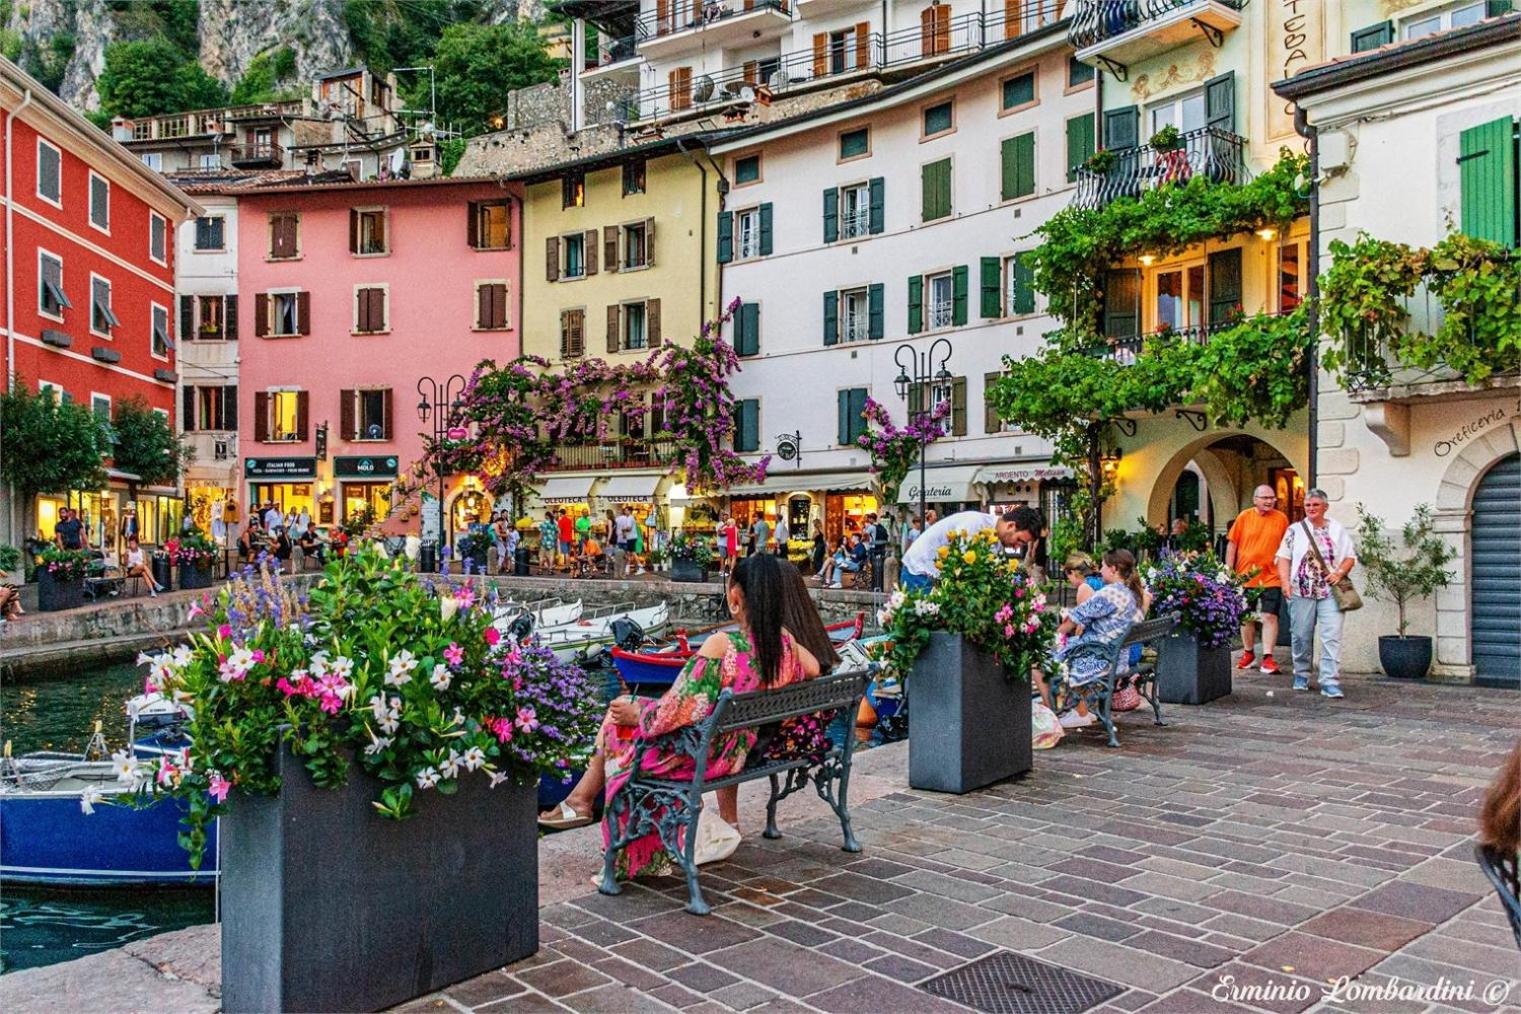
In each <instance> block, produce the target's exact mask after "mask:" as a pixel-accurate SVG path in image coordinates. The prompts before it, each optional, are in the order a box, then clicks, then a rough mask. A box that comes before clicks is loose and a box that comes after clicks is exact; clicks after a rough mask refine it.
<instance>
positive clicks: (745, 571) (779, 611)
mask: <svg viewBox="0 0 1521 1014" xmlns="http://www.w3.org/2000/svg"><path fill="white" fill-rule="evenodd" d="M729 580H730V581H732V582H733V583H734V585H735V586H736V587H737V588H739V591H740V594H742V595H743V596H744V597H745V614H746V619H747V620H748V621H749V627H750V638H751V647H753V648H754V649H755V661H756V664H757V665H759V667H760V677H761V685H762V686H768V687H769V686H771V685H772V684H773V683H775V682H776V680H777V677H778V676H780V675H781V669H782V622H783V620H782V616H783V613H784V611H785V609H786V601H787V578H786V574H784V573H783V572H782V561H780V560H778V559H777V558H776V557H775V556H774V555H773V554H771V553H756V554H754V555H753V556H747V557H745V558H744V559H743V560H740V561H739V563H738V564H736V565H735V567H734V574H733V576H731V577H730V578H729Z"/></svg>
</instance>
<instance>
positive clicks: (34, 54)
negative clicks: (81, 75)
mask: <svg viewBox="0 0 1521 1014" xmlns="http://www.w3.org/2000/svg"><path fill="white" fill-rule="evenodd" d="M7 35H9V36H10V37H9V38H7ZM74 45H75V39H74V35H73V33H71V32H59V33H58V34H57V35H55V36H53V37H52V38H50V39H48V40H47V42H46V43H45V44H40V45H39V44H38V43H37V42H36V41H32V42H26V41H23V39H22V38H21V36H20V35H17V34H16V33H13V32H12V33H0V46H3V47H4V49H5V55H6V56H7V57H10V56H11V54H12V53H13V52H14V54H15V56H14V59H15V60H16V62H17V63H19V64H20V65H21V68H22V69H23V70H25V71H26V72H27V73H28V74H30V75H32V76H33V77H35V78H36V79H37V80H38V81H40V82H42V84H43V86H44V87H45V88H47V89H48V90H49V91H52V92H57V91H58V89H59V86H61V85H62V84H63V75H64V73H65V72H67V71H68V69H69V61H70V60H72V59H73V58H74Z"/></svg>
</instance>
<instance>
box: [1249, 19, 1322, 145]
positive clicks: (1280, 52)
mask: <svg viewBox="0 0 1521 1014" xmlns="http://www.w3.org/2000/svg"><path fill="white" fill-rule="evenodd" d="M1266 6H1267V32H1266V34H1265V35H1264V39H1265V40H1266V42H1265V45H1266V46H1267V54H1266V56H1267V59H1266V62H1265V66H1266V67H1267V68H1268V77H1267V80H1268V81H1281V80H1283V79H1284V78H1286V77H1289V76H1291V75H1293V74H1295V73H1297V72H1298V71H1301V70H1304V69H1305V68H1306V67H1313V66H1314V65H1315V64H1317V63H1321V62H1322V61H1324V60H1325V58H1326V32H1325V28H1326V25H1325V0H1267V5H1266ZM1244 30H1245V29H1242V31H1244ZM1262 92H1263V95H1264V97H1265V98H1264V101H1266V102H1267V130H1266V136H1265V137H1264V138H1263V140H1264V141H1267V142H1268V143H1269V144H1276V143H1277V142H1278V141H1281V140H1283V139H1285V138H1294V137H1297V136H1298V135H1297V134H1296V133H1295V131H1294V104H1293V103H1292V102H1289V101H1288V100H1286V99H1281V98H1279V97H1278V96H1277V95H1275V94H1273V90H1272V89H1271V88H1268V87H1267V86H1266V83H1265V82H1264V84H1263V86H1262Z"/></svg>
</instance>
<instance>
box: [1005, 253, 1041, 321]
mask: <svg viewBox="0 0 1521 1014" xmlns="http://www.w3.org/2000/svg"><path fill="white" fill-rule="evenodd" d="M1009 270H1010V271H1012V272H1014V286H1013V289H1014V306H1013V307H1012V308H1011V309H1010V310H1009V312H1010V313H1013V314H1021V313H1034V312H1035V272H1034V271H1032V270H1031V269H1030V265H1029V264H1028V263H1027V262H1026V260H1025V255H1024V254H1017V255H1015V257H1014V259H1013V261H1011V262H1010V264H1009Z"/></svg>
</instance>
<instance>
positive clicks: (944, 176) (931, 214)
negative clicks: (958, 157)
mask: <svg viewBox="0 0 1521 1014" xmlns="http://www.w3.org/2000/svg"><path fill="white" fill-rule="evenodd" d="M920 178H921V180H922V183H923V190H924V193H923V219H924V221H926V222H933V221H934V220H935V219H937V218H944V217H945V216H946V215H949V214H950V213H951V160H950V159H948V158H944V159H941V160H940V161H938V162H931V163H929V164H928V165H926V166H924V167H923V168H922V169H921V170H920Z"/></svg>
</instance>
